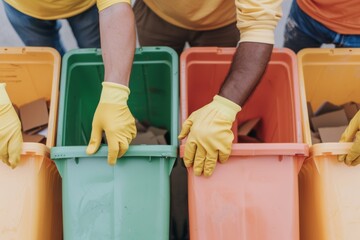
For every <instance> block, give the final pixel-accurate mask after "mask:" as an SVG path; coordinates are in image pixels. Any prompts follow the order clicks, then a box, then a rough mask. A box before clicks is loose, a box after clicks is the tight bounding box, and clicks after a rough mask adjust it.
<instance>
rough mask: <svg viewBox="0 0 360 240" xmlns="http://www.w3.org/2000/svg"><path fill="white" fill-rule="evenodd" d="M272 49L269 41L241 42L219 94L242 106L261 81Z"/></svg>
mask: <svg viewBox="0 0 360 240" xmlns="http://www.w3.org/2000/svg"><path fill="white" fill-rule="evenodd" d="M272 49H273V45H272V44H267V43H255V42H242V43H240V44H239V47H238V48H237V50H236V53H235V55H234V58H233V62H232V65H231V67H230V71H229V74H228V76H227V77H226V79H225V82H224V84H223V85H222V87H221V89H220V93H219V95H220V96H222V97H225V98H227V99H229V100H231V101H233V102H235V103H237V104H239V105H240V106H242V105H243V104H244V103H245V101H246V100H247V98H248V97H249V95H250V94H251V93H252V91H253V89H254V88H255V87H256V85H257V84H258V82H259V81H260V79H261V77H262V75H263V73H264V71H265V69H266V66H267V64H268V62H269V59H270V56H271V52H272Z"/></svg>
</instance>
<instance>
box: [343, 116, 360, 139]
mask: <svg viewBox="0 0 360 240" xmlns="http://www.w3.org/2000/svg"><path fill="white" fill-rule="evenodd" d="M359 119H360V111H358V112H357V113H356V115H355V116H354V117H353V118H352V119H351V121H350V123H349V125H348V126H347V128H346V129H345V131H344V133H343V134H342V135H341V138H340V142H351V141H353V139H354V136H355V134H356V133H357V132H358V131H359V130H360V129H359Z"/></svg>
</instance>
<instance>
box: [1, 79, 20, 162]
mask: <svg viewBox="0 0 360 240" xmlns="http://www.w3.org/2000/svg"><path fill="white" fill-rule="evenodd" d="M5 86H6V84H5V83H0V158H1V160H2V161H3V162H4V163H6V164H7V165H9V166H10V167H11V168H15V167H16V166H17V164H18V163H19V161H20V154H21V148H22V143H23V139H22V135H21V123H20V120H19V117H18V115H17V114H16V112H15V109H14V108H13V106H12V104H11V102H10V99H9V97H8V95H7V93H6V90H5Z"/></svg>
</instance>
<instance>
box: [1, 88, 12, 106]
mask: <svg viewBox="0 0 360 240" xmlns="http://www.w3.org/2000/svg"><path fill="white" fill-rule="evenodd" d="M5 86H6V83H0V105H5V104H11V101H10V99H9V96H8V94H7V92H6V89H5Z"/></svg>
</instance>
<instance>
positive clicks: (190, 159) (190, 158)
mask: <svg viewBox="0 0 360 240" xmlns="http://www.w3.org/2000/svg"><path fill="white" fill-rule="evenodd" d="M196 148H197V146H196V144H195V143H194V142H189V141H188V142H187V143H186V144H185V152H184V164H185V166H186V167H191V166H192V165H193V163H194V158H195V153H196Z"/></svg>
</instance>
